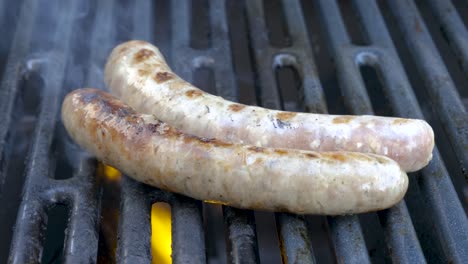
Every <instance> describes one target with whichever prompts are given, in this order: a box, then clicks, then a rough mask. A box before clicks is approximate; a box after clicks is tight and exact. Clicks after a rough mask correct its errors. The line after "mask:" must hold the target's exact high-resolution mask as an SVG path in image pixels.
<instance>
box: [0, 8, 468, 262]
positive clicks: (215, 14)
mask: <svg viewBox="0 0 468 264" xmlns="http://www.w3.org/2000/svg"><path fill="white" fill-rule="evenodd" d="M0 14H2V16H1V18H0V23H2V25H3V26H2V27H0V33H1V35H2V36H3V41H2V43H1V44H0V71H1V72H0V76H1V83H0V120H2V123H1V124H0V161H1V162H0V203H1V204H3V205H4V208H3V210H0V233H1V234H2V235H3V237H2V238H3V239H1V240H0V262H2V263H3V262H7V261H9V262H11V263H25V262H40V261H43V262H52V261H63V262H66V263H78V262H89V263H94V262H99V263H104V262H107V261H111V262H114V261H115V262H118V263H149V262H150V261H151V259H152V256H151V245H150V237H151V225H150V213H151V205H152V204H154V203H156V202H166V203H169V204H170V206H171V212H172V259H173V262H174V263H189V262H190V263H195V262H196V263H203V262H209V263H225V262H226V261H227V262H233V263H258V262H265V263H281V262H283V263H286V262H287V263H305V262H307V263H311V262H319V263H320V262H326V263H336V262H338V263H344V262H353V261H354V262H359V263H370V262H375V263H387V262H399V263H423V262H425V261H427V262H454V263H461V262H466V260H467V259H468V252H467V251H468V242H467V241H468V238H467V236H468V226H467V225H468V224H467V221H466V208H467V207H466V206H467V204H468V203H467V199H468V188H467V184H466V179H467V178H466V177H467V176H466V175H467V174H466V167H467V156H468V153H467V152H466V144H467V138H468V136H467V131H468V130H467V127H466V126H467V124H468V122H466V121H467V119H466V118H467V115H466V106H464V104H463V103H465V104H466V102H468V98H467V97H468V94H467V90H466V88H465V86H464V84H465V83H466V78H467V75H466V73H467V68H468V67H467V61H468V58H467V56H468V55H467V54H468V53H467V48H466V47H467V46H468V44H467V42H468V40H467V38H466V37H465V36H467V34H468V33H467V29H466V21H467V19H466V17H468V9H467V8H466V5H464V4H462V3H461V1H460V0H454V1H443V0H430V1H427V2H425V1H413V0H411V1H403V0H396V1H383V0H376V1H365V0H353V1H341V0H340V1H333V0H332V1H329V0H315V1H305V0H303V1H299V0H293V1H288V0H275V1H263V0H252V1H250V0H244V1H236V0H226V1H207V0H192V1H190V0H175V1H168V0H160V1H150V0H141V1H117V0H110V1H91V0H84V1H59V0H51V1H47V3H42V2H37V1H33V0H22V1H3V2H2V3H0ZM10 21H11V22H10ZM130 39H141V40H147V41H151V42H153V43H154V44H156V45H157V46H159V47H160V48H161V50H162V52H163V53H164V54H165V56H166V57H167V58H168V62H169V64H170V65H171V67H172V68H173V69H174V71H175V72H176V73H177V74H179V75H180V76H182V77H183V78H185V79H186V80H188V81H191V82H194V83H195V84H197V85H198V86H200V88H202V89H204V90H205V91H208V92H210V93H213V94H217V95H220V96H223V97H224V98H226V99H229V100H233V101H238V102H241V103H244V104H251V105H260V106H264V107H268V108H274V109H285V110H289V111H309V112H319V113H327V112H328V113H334V114H379V115H395V116H405V117H406V116H408V117H416V118H425V119H426V120H427V121H428V122H429V123H430V124H431V125H432V126H433V127H434V130H435V133H436V143H437V149H436V150H435V152H434V159H433V161H432V162H431V163H430V164H429V166H428V167H427V168H425V169H423V170H421V171H420V172H417V173H413V174H411V175H410V184H409V191H408V194H407V195H406V197H405V200H404V201H402V202H401V203H399V204H398V205H396V206H395V207H393V208H391V209H388V210H384V211H381V212H377V213H369V214H364V215H360V216H342V217H323V216H296V215H291V214H273V213H264V212H253V211H245V210H239V209H234V208H230V207H227V206H221V205H212V204H210V205H208V204H205V203H202V202H200V201H195V200H193V199H189V198H186V197H183V196H180V195H174V194H171V193H167V192H163V191H160V190H158V189H156V188H151V187H149V186H146V185H144V184H141V183H137V182H135V181H133V180H131V179H129V178H127V177H125V176H121V178H118V180H112V178H111V177H110V176H109V175H107V176H106V173H108V172H103V171H106V169H105V168H106V167H104V165H103V164H99V163H97V162H96V161H95V160H94V159H92V158H91V157H89V156H88V154H86V153H85V152H83V151H82V150H80V148H79V147H78V146H76V145H75V144H74V143H73V142H72V141H71V140H70V138H69V137H68V136H67V134H66V132H65V131H64V128H63V126H62V124H61V123H60V118H59V117H60V116H59V114H58V112H59V108H60V104H61V101H62V98H63V96H64V94H66V93H67V92H69V91H70V90H72V89H75V88H79V87H97V88H102V89H105V86H104V83H103V67H104V63H105V61H106V59H107V56H108V54H109V52H110V50H111V49H112V48H113V47H114V46H115V45H117V44H119V43H121V42H123V41H126V40H130ZM465 44H467V45H465ZM119 177H120V176H119ZM460 201H462V202H460ZM463 206H465V210H464V208H463ZM58 227H59V228H58Z"/></svg>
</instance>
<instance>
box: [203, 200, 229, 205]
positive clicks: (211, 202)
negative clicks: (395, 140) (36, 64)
mask: <svg viewBox="0 0 468 264" xmlns="http://www.w3.org/2000/svg"><path fill="white" fill-rule="evenodd" d="M203 202H205V203H210V204H221V205H229V204H228V203H226V202H221V201H218V200H203Z"/></svg>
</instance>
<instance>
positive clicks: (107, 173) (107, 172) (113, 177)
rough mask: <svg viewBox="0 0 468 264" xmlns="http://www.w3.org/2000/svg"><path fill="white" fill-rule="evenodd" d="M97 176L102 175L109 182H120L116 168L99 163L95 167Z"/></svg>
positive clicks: (120, 176)
mask: <svg viewBox="0 0 468 264" xmlns="http://www.w3.org/2000/svg"><path fill="white" fill-rule="evenodd" d="M97 170H98V173H99V175H103V176H104V177H105V178H106V179H107V180H109V181H120V179H121V178H122V173H120V171H118V170H117V169H116V168H114V167H111V166H109V165H106V164H104V163H101V162H99V164H98V167H97Z"/></svg>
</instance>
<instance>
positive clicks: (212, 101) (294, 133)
mask: <svg viewBox="0 0 468 264" xmlns="http://www.w3.org/2000/svg"><path fill="white" fill-rule="evenodd" d="M175 55H176V54H175ZM187 63H190V62H187ZM105 80H106V83H107V86H108V87H109V89H110V90H111V92H112V93H113V94H115V95H116V96H117V97H119V98H120V99H121V100H122V101H124V102H125V103H127V104H129V105H130V106H131V107H133V108H135V109H136V110H137V111H139V112H142V113H147V114H155V115H157V117H158V119H160V120H162V121H164V122H166V123H168V124H170V125H172V126H174V127H176V128H178V129H180V130H182V131H184V132H186V133H189V134H193V135H198V136H202V137H209V138H217V139H221V140H225V141H228V142H234V143H244V144H252V145H256V146H261V147H277V148H296V149H305V150H313V151H338V150H344V151H355V152H363V153H375V154H379V155H385V156H387V157H390V158H392V159H394V160H395V161H397V162H398V163H399V164H400V166H401V167H402V168H403V170H405V171H407V172H411V171H416V170H419V169H421V168H422V167H424V166H425V165H427V164H428V162H429V161H430V160H431V158H432V150H433V148H434V133H433V131H432V128H431V127H430V126H429V125H428V124H427V123H426V122H425V121H423V120H415V119H403V118H391V117H377V116H339V115H325V114H310V113H295V112H284V111H275V110H270V109H265V108H261V107H255V106H246V105H242V104H238V103H234V102H230V101H227V100H224V99H223V98H221V97H218V96H214V95H211V94H208V93H205V92H203V91H202V90H200V89H198V88H196V87H194V86H193V85H191V84H190V83H188V82H185V81H184V80H182V79H181V78H179V77H178V76H177V75H176V74H174V73H173V72H172V71H171V69H170V68H169V66H168V65H167V63H166V62H165V60H164V57H163V56H162V55H161V53H160V52H159V50H158V49H157V48H156V47H155V46H153V45H151V44H149V43H147V42H144V41H129V42H126V43H123V44H121V45H119V46H117V47H116V48H115V49H114V50H113V51H112V54H111V55H110V57H109V59H108V62H107V65H106V69H105Z"/></svg>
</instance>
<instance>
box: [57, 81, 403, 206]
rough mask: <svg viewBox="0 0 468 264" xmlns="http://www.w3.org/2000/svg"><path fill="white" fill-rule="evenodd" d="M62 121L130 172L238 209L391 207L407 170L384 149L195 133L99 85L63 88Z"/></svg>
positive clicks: (73, 133) (92, 149)
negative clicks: (232, 139)
mask: <svg viewBox="0 0 468 264" xmlns="http://www.w3.org/2000/svg"><path fill="white" fill-rule="evenodd" d="M62 120H63V124H64V125H65V128H66V130H67V131H68V133H69V134H70V136H71V137H72V138H73V139H74V140H75V141H76V142H77V143H78V144H79V145H80V146H82V147H83V148H84V149H86V150H87V151H89V152H90V153H92V154H94V155H95V156H96V157H97V158H98V159H100V160H102V161H103V162H105V163H107V164H110V165H112V166H115V167H116V168H117V169H119V170H121V171H122V172H124V173H125V174H127V175H128V176H130V177H133V178H134V179H136V180H138V181H140V182H143V183H146V184H149V185H153V186H156V187H159V188H161V189H164V190H168V191H171V192H176V193H180V194H183V195H187V196H190V197H192V198H195V199H199V200H205V201H207V200H209V201H216V202H218V203H222V204H226V205H230V206H234V207H238V208H245V209H254V210H266V211H279V212H291V213H299V214H325V215H341V214H354V213H362V212H368V211H375V210H380V209H384V208H388V207H391V206H392V205H394V204H395V203H397V202H398V201H400V200H401V199H402V198H403V196H404V194H405V192H406V190H407V187H408V177H407V175H406V173H405V172H404V171H402V170H401V168H400V167H399V165H398V164H397V163H396V162H395V161H393V160H391V159H389V158H387V157H384V156H379V155H374V154H363V153H351V152H325V153H318V152H312V151H305V150H295V149H277V148H263V147H257V146H253V145H242V144H233V143H227V142H224V141H220V140H216V139H206V138H201V137H197V136H192V135H188V134H184V133H182V132H181V131H180V130H177V129H175V128H173V127H171V126H170V125H168V124H166V123H163V122H161V121H158V120H157V119H156V118H155V117H154V116H153V115H145V114H139V113H137V112H136V111H135V110H133V109H132V108H130V107H129V106H127V105H125V104H123V103H122V102H121V101H119V100H118V99H116V98H115V97H113V96H112V95H110V94H108V93H105V92H103V91H100V90H96V89H79V90H75V91H73V92H71V93H70V94H68V95H67V96H66V98H65V99H64V102H63V105H62Z"/></svg>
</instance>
